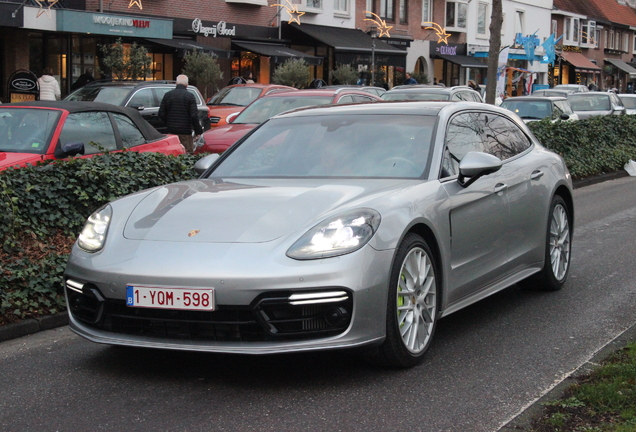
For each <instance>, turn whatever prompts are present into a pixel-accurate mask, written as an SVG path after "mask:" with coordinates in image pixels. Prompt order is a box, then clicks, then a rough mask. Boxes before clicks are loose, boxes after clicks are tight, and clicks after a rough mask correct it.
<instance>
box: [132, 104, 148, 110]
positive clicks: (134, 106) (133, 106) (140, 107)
mask: <svg viewBox="0 0 636 432" xmlns="http://www.w3.org/2000/svg"><path fill="white" fill-rule="evenodd" d="M130 108H134V109H136V110H138V111H143V110H145V109H146V107H145V106H144V105H141V104H132V105H130Z"/></svg>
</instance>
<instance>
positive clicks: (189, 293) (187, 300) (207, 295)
mask: <svg viewBox="0 0 636 432" xmlns="http://www.w3.org/2000/svg"><path fill="white" fill-rule="evenodd" d="M126 306H130V307H145V308H154V309H186V310H205V311H213V310H214V289H212V288H163V287H152V286H139V285H135V286H132V285H128V286H126Z"/></svg>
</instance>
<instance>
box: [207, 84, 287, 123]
mask: <svg viewBox="0 0 636 432" xmlns="http://www.w3.org/2000/svg"><path fill="white" fill-rule="evenodd" d="M294 90H298V89H296V88H294V87H288V86H284V85H278V84H257V83H253V84H236V85H230V86H227V87H224V88H222V89H221V90H219V91H218V93H216V94H215V95H214V96H212V97H211V98H210V99H209V100H208V102H207V105H208V117H209V118H210V126H212V127H215V126H223V125H224V124H226V123H227V121H226V119H227V116H229V115H230V114H235V113H240V112H241V111H243V109H245V107H246V106H248V105H249V104H251V103H252V102H254V101H255V100H256V99H258V98H260V97H263V96H265V95H268V94H272V93H276V92H280V91H294Z"/></svg>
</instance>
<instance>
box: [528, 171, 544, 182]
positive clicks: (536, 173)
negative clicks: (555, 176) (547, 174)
mask: <svg viewBox="0 0 636 432" xmlns="http://www.w3.org/2000/svg"><path fill="white" fill-rule="evenodd" d="M541 177H543V171H539V170H537V171H534V172H533V173H532V174H530V178H531V179H532V180H537V179H540V178H541Z"/></svg>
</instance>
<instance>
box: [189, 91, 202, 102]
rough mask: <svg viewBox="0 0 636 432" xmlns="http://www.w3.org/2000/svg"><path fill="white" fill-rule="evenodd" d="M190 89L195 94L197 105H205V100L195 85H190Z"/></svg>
mask: <svg viewBox="0 0 636 432" xmlns="http://www.w3.org/2000/svg"><path fill="white" fill-rule="evenodd" d="M188 91H189V92H190V93H192V96H194V100H195V101H197V105H203V100H202V99H201V98H200V97H199V93H197V91H196V90H195V88H194V87H188Z"/></svg>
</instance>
